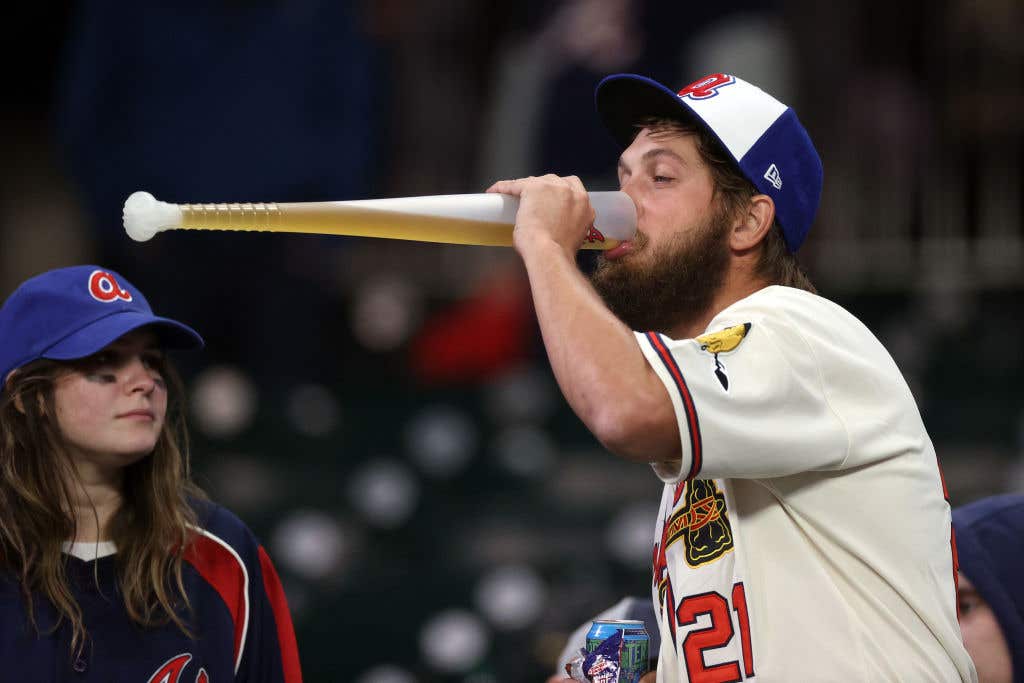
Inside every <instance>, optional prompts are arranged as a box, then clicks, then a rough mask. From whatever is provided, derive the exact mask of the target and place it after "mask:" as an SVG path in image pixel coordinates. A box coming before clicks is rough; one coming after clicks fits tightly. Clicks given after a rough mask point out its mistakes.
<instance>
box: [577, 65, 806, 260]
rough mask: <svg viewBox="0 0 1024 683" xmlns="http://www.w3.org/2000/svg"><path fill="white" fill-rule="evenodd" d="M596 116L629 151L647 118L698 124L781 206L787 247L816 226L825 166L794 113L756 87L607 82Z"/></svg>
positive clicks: (717, 77)
mask: <svg viewBox="0 0 1024 683" xmlns="http://www.w3.org/2000/svg"><path fill="white" fill-rule="evenodd" d="M595 100H596V102H597V111H598V113H599V114H600V116H601V119H602V120H603V122H604V125H605V126H606V127H607V128H608V130H609V131H611V133H612V135H613V136H614V137H615V140H616V141H617V142H618V143H619V145H621V146H622V148H623V149H625V148H626V147H628V146H629V145H630V143H632V142H633V138H635V137H636V134H637V133H638V132H639V130H638V128H637V127H636V124H637V123H638V122H639V121H641V120H642V119H644V118H646V117H649V116H654V117H658V118H670V119H682V120H685V121H692V122H694V123H696V124H697V125H699V126H702V127H703V128H704V129H706V130H707V131H708V132H710V133H711V134H712V135H713V136H714V137H715V138H717V140H718V141H719V142H720V143H721V144H722V147H723V149H725V150H726V151H727V152H728V153H729V154H730V155H731V156H732V158H733V159H734V160H735V162H736V166H737V168H738V169H739V170H740V172H741V173H743V175H744V176H745V177H746V178H747V179H748V180H749V181H750V182H751V183H753V184H754V187H756V188H757V190H758V192H761V193H763V194H766V195H768V196H769V197H771V198H772V200H773V201H774V202H775V217H776V219H777V220H778V222H779V226H780V227H781V228H782V233H783V236H784V238H785V240H786V246H787V247H788V248H789V250H790V251H796V250H797V249H799V248H800V245H801V244H803V242H804V238H806V237H807V232H808V231H809V230H810V229H811V223H813V222H814V214H815V213H816V212H817V210H818V201H819V200H820V199H821V179H822V167H821V159H820V158H819V157H818V152H817V151H816V150H815V149H814V144H813V143H811V138H810V136H809V135H808V134H807V131H806V130H804V127H803V126H802V125H801V124H800V121H799V120H798V119H797V117H796V113H794V111H793V110H792V109H791V108H790V107H787V106H786V105H784V104H783V103H782V102H779V101H778V100H777V99H775V98H774V97H772V96H771V95H769V94H768V93H766V92H765V91H763V90H761V89H760V88H758V87H757V86H754V85H751V84H750V83H747V82H746V81H744V80H742V79H740V78H737V77H736V76H732V75H730V74H711V75H709V76H705V77H704V78H702V79H700V80H699V81H695V82H694V83H691V84H690V85H688V86H686V87H685V88H683V89H682V90H680V91H679V92H675V91H673V90H671V89H669V88H666V87H665V86H664V85H662V84H661V83H658V82H657V81H653V80H651V79H650V78H646V77H644V76H638V75H636V74H614V75H612V76H608V77H606V78H604V79H603V80H602V81H601V82H600V83H598V85H597V90H596V92H595Z"/></svg>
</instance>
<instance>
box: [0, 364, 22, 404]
mask: <svg viewBox="0 0 1024 683" xmlns="http://www.w3.org/2000/svg"><path fill="white" fill-rule="evenodd" d="M17 372H18V371H17V369H15V370H11V371H10V372H8V373H7V376H6V377H4V384H3V385H4V386H5V387H9V386H11V378H12V377H14V375H15V374H17ZM11 402H12V403H14V409H15V410H17V411H18V412H19V413H21V414H22V415H24V414H25V402H24V401H22V400H21V394H15V395H14V396H12V397H11Z"/></svg>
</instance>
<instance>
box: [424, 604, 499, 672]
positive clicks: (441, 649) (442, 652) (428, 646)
mask: <svg viewBox="0 0 1024 683" xmlns="http://www.w3.org/2000/svg"><path fill="white" fill-rule="evenodd" d="M490 640H491V636H490V633H489V632H488V630H487V625H486V624H485V623H484V622H483V620H481V619H480V617H478V616H476V615H475V614H473V613H472V612H468V611H466V610H460V609H451V610H446V611H444V612H441V613H439V614H437V615H435V616H434V617H432V618H431V619H430V620H428V621H427V622H426V623H425V624H424V625H423V628H422V629H421V630H420V650H421V651H422V653H423V658H424V659H425V660H426V661H427V663H428V664H429V665H430V667H431V668H433V669H436V670H437V671H440V672H442V673H446V674H460V673H465V672H467V671H469V670H470V669H472V668H473V667H474V666H476V664H477V663H478V662H479V661H480V660H481V659H483V657H484V655H485V654H486V653H487V648H488V647H490Z"/></svg>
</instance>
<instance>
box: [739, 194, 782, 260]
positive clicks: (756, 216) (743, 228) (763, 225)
mask: <svg viewBox="0 0 1024 683" xmlns="http://www.w3.org/2000/svg"><path fill="white" fill-rule="evenodd" d="M774 222H775V202H774V201H772V198H771V197H769V196H768V195H766V194H755V195H754V196H753V197H751V198H750V202H749V203H748V204H747V206H746V208H745V209H744V210H743V213H742V214H741V215H740V216H739V219H738V220H737V221H736V223H735V224H734V225H733V228H732V233H731V234H730V235H729V246H730V247H732V249H733V250H734V251H747V250H749V249H751V248H753V247H756V246H757V245H758V244H760V243H761V240H763V239H764V238H765V235H767V234H768V231H769V230H770V229H771V227H772V224H773V223H774Z"/></svg>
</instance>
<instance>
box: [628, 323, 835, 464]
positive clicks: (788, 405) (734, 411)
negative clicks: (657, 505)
mask: <svg viewBox="0 0 1024 683" xmlns="http://www.w3.org/2000/svg"><path fill="white" fill-rule="evenodd" d="M727 311H728V313H729V314H728V316H727V317H721V316H719V317H717V318H716V319H715V320H714V321H712V323H711V325H710V326H709V328H708V332H707V333H706V334H704V335H701V336H700V337H697V338H694V339H680V340H675V339H670V338H668V337H666V336H665V335H662V334H659V333H656V332H646V333H636V339H637V342H638V343H639V345H640V348H641V349H642V350H643V353H644V355H645V356H646V358H647V361H648V362H649V363H650V365H651V366H652V367H653V368H654V370H655V372H656V373H657V375H658V377H659V378H661V381H662V383H663V384H664V386H665V388H666V390H667V391H668V394H669V396H670V398H671V400H672V405H673V407H674V409H675V414H676V418H677V422H678V424H679V434H680V446H681V448H680V459H679V460H677V461H671V462H662V463H652V464H653V467H654V470H655V472H656V473H657V474H658V476H659V477H660V478H661V479H662V480H664V481H665V482H667V483H675V482H678V481H680V480H683V479H695V478H701V479H710V478H751V479H759V478H770V477H779V476H786V475H789V474H794V473H797V472H801V471H807V470H817V469H829V468H835V467H838V466H840V465H841V464H842V463H844V462H845V460H846V457H847V454H848V452H849V444H850V439H849V435H848V433H847V429H846V426H845V424H844V422H843V420H842V419H841V417H840V415H839V414H838V413H837V411H836V410H835V409H834V407H833V405H832V404H831V403H830V401H829V397H828V396H827V395H826V390H825V386H824V381H823V373H822V371H821V369H820V367H819V360H818V357H817V355H816V354H815V351H814V349H813V348H812V347H811V345H810V344H809V342H808V341H807V339H806V338H805V337H804V336H803V335H802V334H801V331H800V330H798V329H796V328H795V327H794V326H792V325H789V324H786V323H785V322H784V321H783V322H780V321H779V320H773V319H771V318H769V317H768V316H765V315H763V314H761V313H759V312H758V311H756V310H750V309H746V308H744V307H742V306H740V307H736V308H735V309H727Z"/></svg>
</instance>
